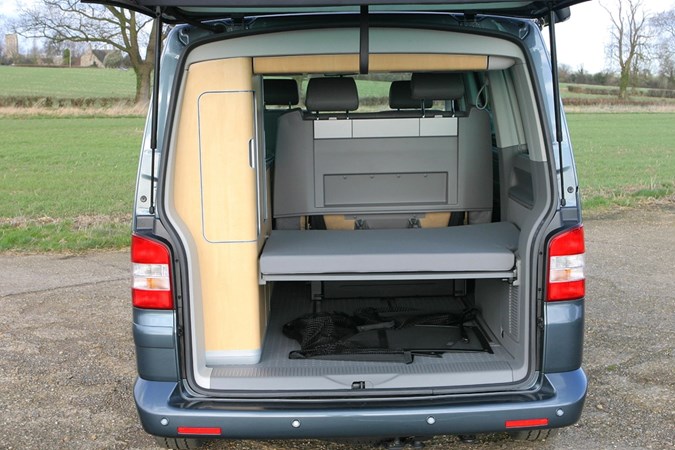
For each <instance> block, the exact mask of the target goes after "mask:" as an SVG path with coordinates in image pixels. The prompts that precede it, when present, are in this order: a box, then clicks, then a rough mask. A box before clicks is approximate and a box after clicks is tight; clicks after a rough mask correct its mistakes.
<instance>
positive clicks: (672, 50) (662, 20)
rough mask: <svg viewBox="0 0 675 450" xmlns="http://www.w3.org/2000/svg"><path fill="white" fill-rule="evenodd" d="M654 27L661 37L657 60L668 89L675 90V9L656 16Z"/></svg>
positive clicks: (658, 43)
mask: <svg viewBox="0 0 675 450" xmlns="http://www.w3.org/2000/svg"><path fill="white" fill-rule="evenodd" d="M652 26H653V27H654V30H655V31H656V33H657V34H658V36H659V39H658V42H657V43H656V58H657V60H658V66H659V74H660V75H661V77H662V79H663V80H664V81H665V86H664V87H666V88H669V89H673V88H675V9H671V10H669V11H663V12H660V13H656V14H654V17H652Z"/></svg>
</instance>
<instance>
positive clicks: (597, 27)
mask: <svg viewBox="0 0 675 450" xmlns="http://www.w3.org/2000/svg"><path fill="white" fill-rule="evenodd" d="M0 1H2V0H0ZM601 3H602V4H604V5H605V6H607V7H608V8H610V9H611V8H612V5H615V4H616V0H590V1H588V2H585V3H581V4H578V5H575V6H573V7H572V8H571V10H572V15H571V17H570V18H569V20H567V21H565V22H563V23H560V24H557V26H556V42H557V44H558V63H559V64H567V65H569V66H570V67H572V69H575V70H577V69H579V68H580V67H583V69H584V72H587V73H597V72H601V71H603V70H605V69H608V68H610V64H609V61H608V60H607V56H606V51H605V49H606V47H607V44H608V42H609V36H610V30H611V20H610V18H609V14H607V11H605V10H604V9H603V8H602V6H600V4H601ZM642 4H643V5H644V9H645V11H646V12H647V11H649V12H652V13H655V12H660V11H665V10H669V9H672V8H675V0H642Z"/></svg>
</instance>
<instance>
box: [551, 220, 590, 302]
mask: <svg viewBox="0 0 675 450" xmlns="http://www.w3.org/2000/svg"><path fill="white" fill-rule="evenodd" d="M585 250H586V248H585V244H584V228H583V226H578V227H575V228H571V229H569V230H565V231H563V232H562V233H560V234H558V235H557V236H555V237H554V238H553V239H551V241H550V242H549V244H548V258H549V260H548V282H547V283H546V300H547V301H550V302H551V301H559V300H575V299H579V298H582V297H584V295H585V294H586V281H585V276H584V253H585Z"/></svg>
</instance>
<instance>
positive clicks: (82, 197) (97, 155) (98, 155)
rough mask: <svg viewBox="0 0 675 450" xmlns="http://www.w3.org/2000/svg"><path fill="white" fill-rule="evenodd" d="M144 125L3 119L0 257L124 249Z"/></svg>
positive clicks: (100, 120) (92, 120)
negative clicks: (5, 252)
mask: <svg viewBox="0 0 675 450" xmlns="http://www.w3.org/2000/svg"><path fill="white" fill-rule="evenodd" d="M142 131H143V119H140V118H112V119H111V118H105V119H103V118H58V119H54V118H51V119H50V118H31V119H11V118H3V119H0V135H1V136H3V139H2V140H1V141H0V173H2V176H0V192H2V194H3V195H1V196H0V250H21V251H45V250H47V251H51V250H71V251H78V250H83V249H88V248H111V247H112V248H117V247H125V246H126V245H128V242H129V227H130V217H131V200H132V199H133V190H134V185H135V178H136V166H137V159H138V153H139V149H140V141H141V134H142Z"/></svg>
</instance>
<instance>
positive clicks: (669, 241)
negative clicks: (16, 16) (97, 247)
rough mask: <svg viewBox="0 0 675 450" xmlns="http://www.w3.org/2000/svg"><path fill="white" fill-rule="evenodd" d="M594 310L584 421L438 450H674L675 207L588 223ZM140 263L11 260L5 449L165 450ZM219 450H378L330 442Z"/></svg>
mask: <svg viewBox="0 0 675 450" xmlns="http://www.w3.org/2000/svg"><path fill="white" fill-rule="evenodd" d="M585 227H586V237H587V275H588V281H587V285H588V292H587V294H588V296H587V298H588V303H587V316H586V317H587V323H586V330H587V331H586V352H585V356H584V366H585V369H586V371H587V373H588V375H589V379H590V391H589V395H588V399H587V402H586V408H585V410H584V414H583V416H582V418H581V421H580V422H579V423H578V424H577V425H576V426H574V427H571V428H568V429H565V430H563V431H562V432H561V433H560V435H559V436H558V437H557V438H555V439H551V440H549V441H548V442H546V443H544V444H537V445H535V444H529V443H516V442H511V441H509V440H508V439H506V437H505V436H504V435H487V436H479V442H478V443H477V444H473V445H468V444H461V443H459V441H457V440H456V439H455V438H453V437H448V438H436V439H434V440H433V441H430V442H429V443H428V445H427V448H428V449H441V448H443V449H445V448H449V447H452V446H457V447H461V448H466V449H471V448H480V449H485V448H487V449H496V448H500V449H501V448H506V449H515V448H547V449H560V448H573V449H580V448H599V449H606V448H660V449H661V448H673V447H674V446H675V413H674V410H675V406H674V405H675V395H674V388H675V360H674V358H673V342H674V337H675V208H674V207H673V206H672V205H671V206H665V207H664V206H661V207H654V208H653V209H649V210H631V211H622V212H617V213H615V214H612V215H606V216H604V217H596V218H592V219H587V220H586V221H585ZM128 266H129V264H128V254H127V253H126V252H103V253H92V254H88V255H84V256H62V255H61V256H57V255H49V256H44V255H35V256H12V255H0V273H2V276H1V277H0V354H1V355H2V356H1V357H0V448H2V449H5V448H7V449H10V448H13V449H62V448H63V449H96V448H101V449H117V448H119V449H126V448H148V449H150V448H155V447H154V441H153V439H152V438H151V437H149V436H148V435H146V434H145V433H144V432H143V430H142V429H141V427H140V425H139V423H138V420H137V418H136V411H135V408H134V404H133V399H132V392H131V389H132V384H133V381H134V377H135V372H134V364H135V361H134V358H135V357H134V350H133V343H132V338H131V327H130V323H131V309H130V307H129V282H128V279H129V274H128ZM209 447H210V448H218V449H315V448H323V449H347V448H367V447H360V446H357V445H351V446H350V445H344V444H342V445H339V444H332V443H325V442H319V441H288V442H279V441H275V442H252V441H245V442H242V441H239V442H220V443H218V444H212V445H211V446H209Z"/></svg>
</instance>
